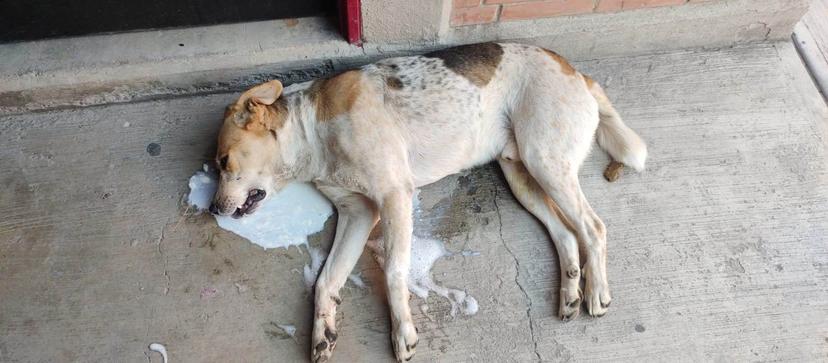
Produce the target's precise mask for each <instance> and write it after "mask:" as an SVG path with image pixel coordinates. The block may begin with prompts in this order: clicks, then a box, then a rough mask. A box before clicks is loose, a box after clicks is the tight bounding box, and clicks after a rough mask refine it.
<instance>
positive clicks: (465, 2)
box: [452, 0, 480, 9]
mask: <svg viewBox="0 0 828 363" xmlns="http://www.w3.org/2000/svg"><path fill="white" fill-rule="evenodd" d="M452 5H453V6H454V8H455V9H456V8H470V7H473V6H477V5H480V0H454V3H452Z"/></svg>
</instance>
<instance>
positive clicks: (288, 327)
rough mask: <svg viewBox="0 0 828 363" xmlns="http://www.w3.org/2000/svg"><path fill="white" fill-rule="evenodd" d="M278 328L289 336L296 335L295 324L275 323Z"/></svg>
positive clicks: (293, 336)
mask: <svg viewBox="0 0 828 363" xmlns="http://www.w3.org/2000/svg"><path fill="white" fill-rule="evenodd" d="M276 326H277V327H279V329H282V330H284V331H285V334H287V335H290V337H291V338H295V337H296V326H294V325H290V324H276Z"/></svg>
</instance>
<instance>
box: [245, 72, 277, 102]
mask: <svg viewBox="0 0 828 363" xmlns="http://www.w3.org/2000/svg"><path fill="white" fill-rule="evenodd" d="M281 95H282V82H279V80H278V79H274V80H272V81H270V82H266V83H262V84H260V85H258V86H256V87H253V88H251V89H249V90H247V92H245V93H244V94H243V95H242V96H241V98H242V99H243V100H245V101H247V102H252V103H255V104H259V105H268V106H269V105H272V104H273V103H274V102H276V100H277V99H278V98H279V96H281Z"/></svg>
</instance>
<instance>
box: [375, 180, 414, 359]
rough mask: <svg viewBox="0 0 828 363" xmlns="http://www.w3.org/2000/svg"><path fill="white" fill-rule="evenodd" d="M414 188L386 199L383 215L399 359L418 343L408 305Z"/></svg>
mask: <svg viewBox="0 0 828 363" xmlns="http://www.w3.org/2000/svg"><path fill="white" fill-rule="evenodd" d="M411 198H412V191H411V190H410V189H402V190H397V191H394V192H391V193H388V194H386V196H385V197H384V198H383V199H382V203H381V207H380V217H381V219H382V226H383V239H384V240H385V266H384V269H385V280H386V283H387V285H388V305H389V306H390V308H391V324H392V329H393V330H392V332H391V344H392V345H393V347H394V352H395V354H396V356H397V360H398V361H403V360H409V359H411V357H412V356H414V348H415V347H416V346H417V341H418V338H417V329H416V328H415V327H414V321H413V320H412V319H411V309H410V308H409V306H408V267H409V264H410V259H411V234H412V233H413V221H412V218H413V217H412V213H413V210H412V206H411Z"/></svg>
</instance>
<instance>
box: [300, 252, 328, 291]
mask: <svg viewBox="0 0 828 363" xmlns="http://www.w3.org/2000/svg"><path fill="white" fill-rule="evenodd" d="M308 254H310V258H311V262H310V265H305V267H304V268H303V270H302V276H303V277H304V278H305V288H307V289H308V291H310V290H311V289H313V284H315V283H316V278H317V277H318V276H319V271H320V270H322V263H323V262H325V258H327V257H328V253H327V252H325V251H322V250H320V249H318V248H314V247H311V246H308Z"/></svg>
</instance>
